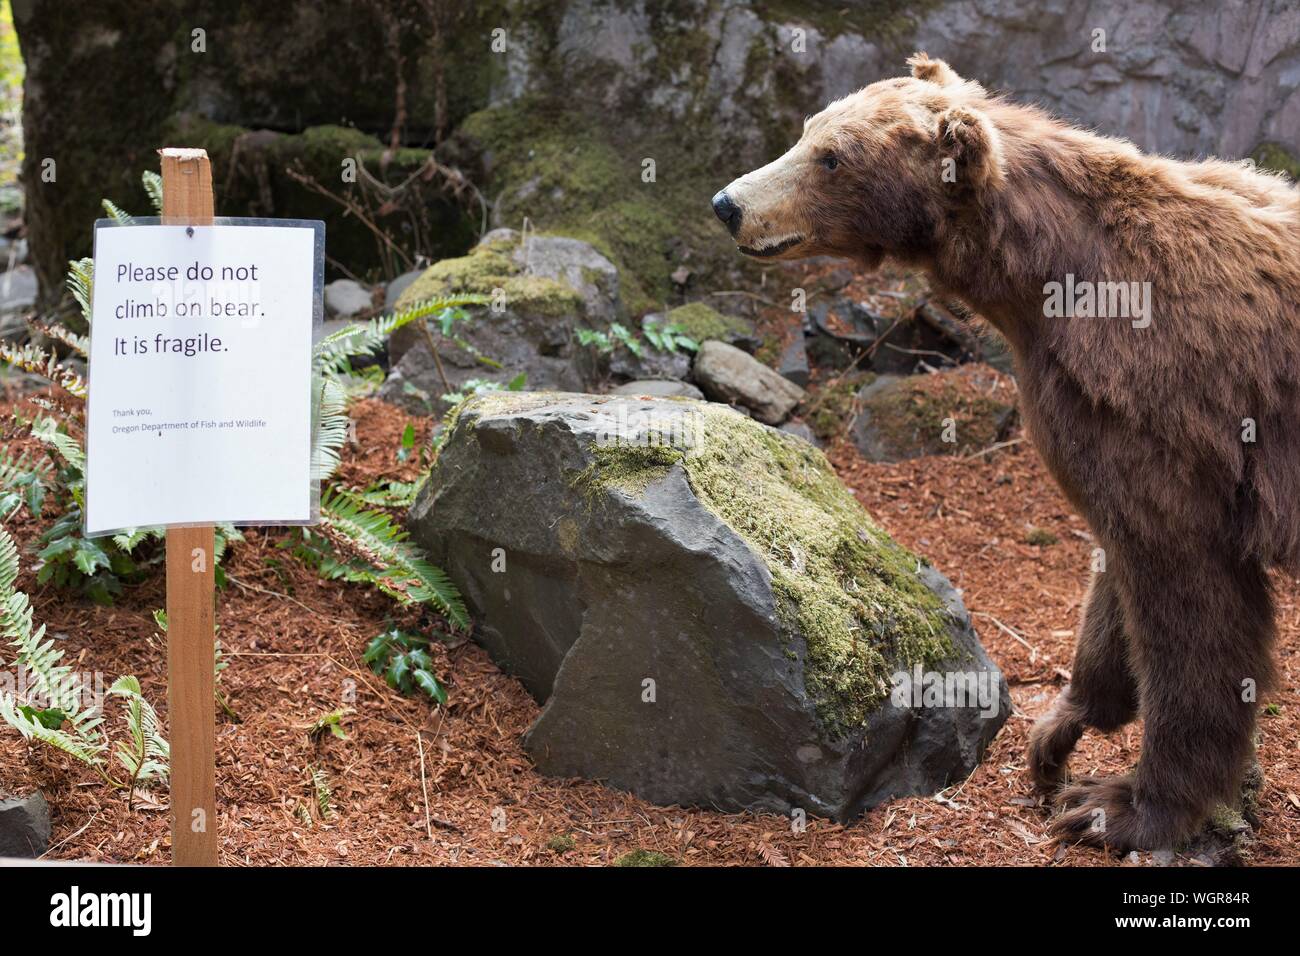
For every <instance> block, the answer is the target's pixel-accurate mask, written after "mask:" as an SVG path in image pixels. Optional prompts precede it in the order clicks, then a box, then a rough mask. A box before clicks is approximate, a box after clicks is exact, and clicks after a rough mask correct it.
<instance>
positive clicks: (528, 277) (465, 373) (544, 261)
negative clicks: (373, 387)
mask: <svg viewBox="0 0 1300 956" xmlns="http://www.w3.org/2000/svg"><path fill="white" fill-rule="evenodd" d="M466 293H475V294H479V295H485V296H488V297H489V299H490V300H491V301H490V303H489V304H487V305H476V306H469V307H467V308H466V309H465V310H464V313H465V316H466V321H464V322H459V323H457V324H456V325H455V326H454V327H453V328H452V329H451V334H450V335H442V334H441V330H440V329H439V328H438V326H437V324H436V323H433V322H431V323H429V327H428V336H426V331H425V330H424V329H421V328H420V327H419V326H418V325H417V324H414V323H412V324H410V325H406V326H403V327H402V328H400V329H398V330H397V331H396V332H395V333H394V334H393V336H392V338H391V339H390V341H389V345H388V355H389V359H390V361H391V362H392V364H393V369H394V372H393V374H392V375H391V376H390V377H389V379H388V381H386V382H385V383H384V386H383V389H382V390H381V395H382V396H383V397H385V398H387V399H389V400H390V401H395V402H399V403H403V404H411V403H413V402H418V403H421V404H423V403H426V402H427V403H430V404H434V405H435V407H438V406H437V405H436V399H437V398H438V397H439V396H441V395H442V394H443V393H445V392H446V391H447V390H448V389H447V385H450V386H451V387H452V388H453V389H455V388H459V387H461V386H462V385H463V384H464V383H465V382H466V381H468V380H470V379H487V380H491V381H497V382H502V383H504V382H509V381H511V380H512V379H514V378H515V377H516V376H518V375H520V374H521V373H522V374H523V375H524V376H525V377H526V380H525V386H526V387H527V388H528V389H548V388H550V389H554V388H567V389H579V388H583V387H587V386H588V385H589V384H590V383H589V381H588V380H589V379H591V378H593V377H595V374H596V370H595V369H594V367H591V362H590V358H589V356H588V355H587V354H586V353H584V352H583V351H582V350H580V349H579V348H578V346H577V344H576V342H575V336H574V332H575V330H576V329H577V328H578V327H587V328H593V329H603V328H605V327H607V326H608V325H609V323H610V322H612V321H614V320H616V319H617V318H619V317H620V316H621V315H622V312H623V303H622V298H621V295H620V291H619V275H618V270H617V269H616V268H615V267H614V265H613V263H611V262H610V261H609V260H608V259H606V258H605V257H604V256H602V255H601V254H600V253H599V252H597V251H596V250H595V249H594V248H592V247H591V246H590V245H588V244H587V243H585V242H582V241H580V240H577V239H572V238H568V237H564V236H535V235H530V236H529V237H527V238H526V239H525V238H524V237H522V236H521V235H520V234H519V233H517V232H515V231H513V230H510V229H497V230H494V231H493V232H490V233H488V234H487V235H486V236H484V237H483V240H482V241H481V242H480V243H479V244H478V245H477V246H475V247H474V249H472V250H471V251H470V253H469V255H466V256H461V257H459V258H456V259H443V260H442V261H440V262H437V263H435V264H434V265H432V266H430V267H429V268H428V269H427V270H426V271H425V272H424V274H423V275H421V276H420V277H419V278H418V279H416V280H415V281H414V282H413V283H411V284H410V285H409V286H407V288H406V290H405V291H404V292H403V293H402V295H401V297H400V298H399V299H398V300H397V303H396V307H397V308H398V309H403V308H407V307H410V306H414V305H417V304H419V303H421V302H425V301H428V300H429V299H439V298H446V297H449V296H456V295H464V294H466ZM430 340H432V341H433V342H434V344H435V346H436V347H437V349H438V353H439V357H440V358H441V360H442V367H441V370H439V368H438V365H437V363H435V362H434V361H433V356H432V354H431V353H430V351H429V342H430ZM444 376H445V377H446V380H447V382H446V384H444V383H443V377H444Z"/></svg>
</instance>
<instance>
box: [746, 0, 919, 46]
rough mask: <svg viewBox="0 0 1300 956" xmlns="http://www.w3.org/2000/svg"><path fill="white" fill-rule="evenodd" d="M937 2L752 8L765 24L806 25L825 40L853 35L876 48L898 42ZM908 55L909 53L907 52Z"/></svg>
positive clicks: (861, 0)
mask: <svg viewBox="0 0 1300 956" xmlns="http://www.w3.org/2000/svg"><path fill="white" fill-rule="evenodd" d="M938 5H939V0H911V2H909V3H898V2H897V0H857V2H855V3H852V4H848V3H843V2H842V0H755V2H754V7H755V9H756V11H757V12H758V14H759V15H760V16H762V17H763V18H764V19H765V20H769V21H772V22H776V23H806V24H809V25H810V26H814V27H816V28H817V29H818V31H820V32H821V33H824V34H826V36H828V37H836V36H839V35H840V34H842V33H857V34H859V35H861V36H863V37H866V38H867V39H869V40H871V41H872V42H873V43H875V44H876V45H877V46H879V45H881V44H882V43H883V42H886V41H901V40H903V39H905V38H907V37H908V36H909V35H910V34H911V33H912V32H913V31H914V30H915V29H916V24H917V22H918V21H919V20H920V19H921V17H922V16H923V15H924V14H925V13H926V12H928V11H929V10H930V9H933V8H934V7H937V6H938ZM909 52H910V51H909Z"/></svg>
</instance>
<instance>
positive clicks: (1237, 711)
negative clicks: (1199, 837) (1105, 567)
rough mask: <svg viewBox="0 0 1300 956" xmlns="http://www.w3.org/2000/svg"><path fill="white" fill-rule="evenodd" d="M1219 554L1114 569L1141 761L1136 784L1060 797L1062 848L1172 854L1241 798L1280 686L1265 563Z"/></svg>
mask: <svg viewBox="0 0 1300 956" xmlns="http://www.w3.org/2000/svg"><path fill="white" fill-rule="evenodd" d="M1221 547H1222V546H1221V545H1220V546H1219V548H1220V549H1221ZM1214 550H1215V549H1214V548H1207V549H1206V552H1205V553H1202V554H1188V553H1183V554H1170V553H1167V552H1166V553H1164V554H1159V553H1156V552H1154V551H1151V552H1148V553H1147V554H1145V555H1142V556H1141V557H1140V558H1138V559H1136V560H1135V557H1136V556H1135V555H1133V554H1130V553H1125V554H1124V555H1122V560H1120V561H1117V562H1114V563H1113V568H1114V570H1113V571H1112V572H1111V573H1116V574H1117V580H1116V584H1118V587H1119V595H1120V599H1121V606H1122V608H1123V614H1124V619H1125V622H1126V624H1127V626H1128V636H1129V639H1130V641H1131V644H1132V649H1131V661H1132V664H1133V667H1134V670H1135V672H1136V674H1137V677H1138V681H1139V687H1140V688H1141V710H1142V717H1143V720H1144V729H1143V736H1142V756H1141V759H1140V760H1139V761H1138V766H1137V769H1136V771H1135V772H1134V773H1133V774H1131V775H1129V776H1124V777H1113V778H1096V779H1090V780H1082V781H1079V783H1077V784H1075V785H1073V786H1070V787H1067V788H1066V789H1065V790H1063V791H1062V792H1061V795H1060V798H1059V799H1060V803H1061V804H1062V805H1063V806H1064V807H1065V810H1064V811H1063V812H1062V813H1061V815H1060V816H1059V817H1057V818H1056V820H1055V821H1054V822H1053V826H1052V829H1053V832H1054V833H1055V834H1056V835H1057V836H1059V837H1061V838H1062V839H1071V840H1077V841H1079V842H1081V843H1085V844H1088V845H1092V846H1106V847H1111V848H1113V849H1117V850H1121V851H1124V850H1130V849H1162V848H1168V847H1173V846H1176V845H1177V844H1178V843H1179V842H1181V841H1182V840H1184V839H1185V838H1187V837H1188V836H1190V835H1191V834H1192V832H1193V831H1194V830H1195V829H1196V827H1197V826H1198V825H1199V824H1200V823H1201V822H1202V821H1203V820H1204V819H1205V817H1206V816H1207V815H1208V813H1209V811H1210V809H1211V808H1212V807H1213V806H1214V805H1215V804H1216V803H1219V802H1222V801H1226V800H1228V799H1230V798H1231V797H1232V796H1233V794H1234V792H1235V791H1236V788H1237V786H1238V784H1239V782H1240V779H1241V774H1242V772H1243V770H1244V769H1245V763H1246V760H1247V758H1248V757H1249V755H1250V753H1251V732H1252V728H1253V726H1254V720H1255V706H1256V703H1255V702H1256V700H1257V696H1258V693H1259V692H1260V691H1262V690H1263V689H1265V688H1266V687H1268V686H1269V683H1270V681H1271V676H1272V670H1271V660H1270V650H1271V645H1272V637H1273V630H1274V626H1273V602H1272V596H1271V594H1270V593H1269V585H1268V578H1267V576H1266V574H1265V572H1264V570H1263V568H1262V567H1261V566H1260V565H1259V564H1258V563H1255V562H1236V561H1233V560H1231V559H1230V558H1227V557H1225V556H1223V555H1222V554H1214V553H1213V551H1214Z"/></svg>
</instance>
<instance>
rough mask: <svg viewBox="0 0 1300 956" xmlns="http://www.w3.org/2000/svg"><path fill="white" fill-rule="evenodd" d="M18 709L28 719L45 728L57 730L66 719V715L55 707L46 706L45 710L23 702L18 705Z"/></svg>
mask: <svg viewBox="0 0 1300 956" xmlns="http://www.w3.org/2000/svg"><path fill="white" fill-rule="evenodd" d="M18 710H19V712H21V713H22V715H23V716H24V717H26V718H27V719H28V720H31V721H35V722H36V723H39V724H40V725H41V726H42V727H44V728H45V729H46V730H58V729H59V728H60V727H62V726H63V722H64V721H65V720H67V719H68V715H67V714H65V713H64V712H63V711H61V710H59V708H57V707H48V708H46V709H45V710H37V709H36V708H35V707H31V706H28V705H27V704H24V705H23V706H21V707H19V708H18Z"/></svg>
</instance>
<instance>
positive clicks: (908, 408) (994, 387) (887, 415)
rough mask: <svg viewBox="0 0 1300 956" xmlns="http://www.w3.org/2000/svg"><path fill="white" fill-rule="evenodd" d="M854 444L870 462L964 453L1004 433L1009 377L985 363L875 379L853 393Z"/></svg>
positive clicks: (1009, 410) (1011, 403)
mask: <svg viewBox="0 0 1300 956" xmlns="http://www.w3.org/2000/svg"><path fill="white" fill-rule="evenodd" d="M858 401H859V402H860V403H861V408H862V411H861V414H860V416H859V419H858V433H857V434H856V436H855V437H856V438H857V440H858V445H859V448H860V449H861V450H862V452H863V453H864V454H866V455H867V456H868V457H869V458H871V459H872V460H875V461H894V460H898V459H902V458H915V457H918V456H920V455H951V454H969V453H971V452H974V451H979V450H981V449H984V448H987V447H989V446H990V445H992V444H994V443H995V442H997V441H998V439H999V438H1000V437H1001V436H1002V435H1003V434H1004V433H1005V432H1006V429H1007V427H1008V425H1009V424H1010V422H1011V420H1012V416H1013V415H1014V412H1015V389H1014V386H1013V385H1012V383H1011V380H1010V379H1009V378H1008V377H1006V376H1004V375H1002V374H1001V373H999V372H997V371H996V370H994V369H992V368H990V367H989V366H985V365H976V364H969V365H962V366H960V367H958V368H955V369H948V370H945V371H942V372H936V373H934V374H931V375H910V376H906V377H904V378H898V379H892V378H882V379H878V380H877V381H876V382H875V383H873V385H871V386H868V387H867V388H866V389H864V390H863V391H862V392H861V393H859V396H858Z"/></svg>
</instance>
